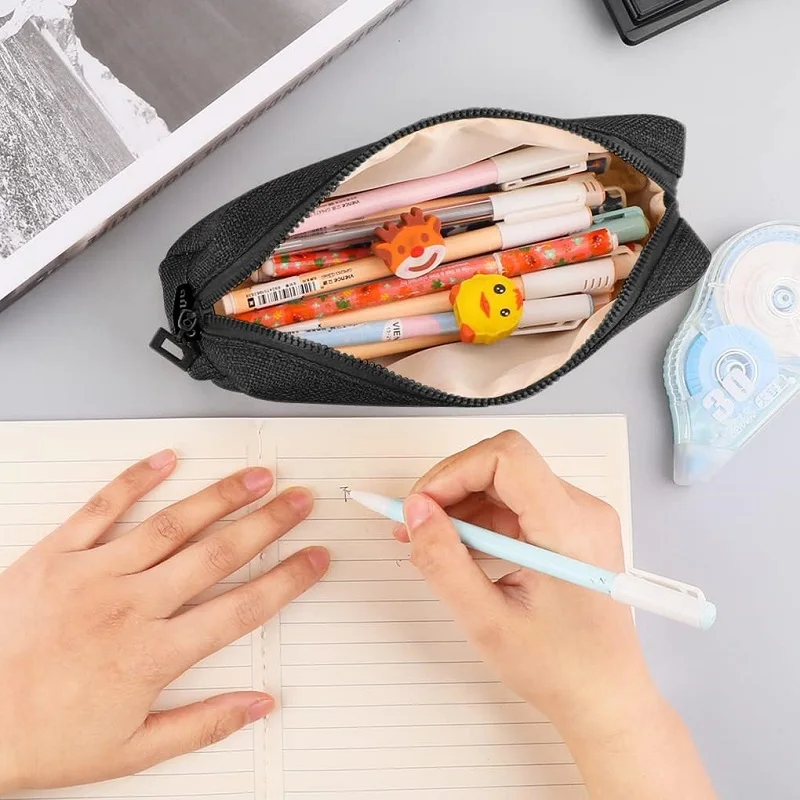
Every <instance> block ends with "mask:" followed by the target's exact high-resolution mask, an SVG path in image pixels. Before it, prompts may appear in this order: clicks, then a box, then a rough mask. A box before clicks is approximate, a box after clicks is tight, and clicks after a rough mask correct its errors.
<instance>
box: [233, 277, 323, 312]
mask: <svg viewBox="0 0 800 800" xmlns="http://www.w3.org/2000/svg"><path fill="white" fill-rule="evenodd" d="M318 291H319V285H318V281H317V280H316V279H315V278H311V279H308V278H306V279H304V280H294V281H287V282H286V283H283V282H280V283H276V284H275V285H274V286H265V287H263V288H259V289H258V290H257V291H254V292H252V293H251V294H250V296H249V297H248V298H247V304H248V305H249V306H250V308H254V309H255V308H267V307H268V306H275V305H278V304H279V303H288V302H290V301H292V300H300V299H301V298H303V297H306V296H308V295H310V294H314V293H315V292H318Z"/></svg>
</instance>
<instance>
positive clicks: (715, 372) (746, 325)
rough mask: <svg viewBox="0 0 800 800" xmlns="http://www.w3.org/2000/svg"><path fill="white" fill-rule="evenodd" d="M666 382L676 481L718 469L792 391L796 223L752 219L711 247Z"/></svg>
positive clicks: (798, 295) (799, 244) (796, 369)
mask: <svg viewBox="0 0 800 800" xmlns="http://www.w3.org/2000/svg"><path fill="white" fill-rule="evenodd" d="M664 382H665V384H666V387H667V393H668V395H669V401H670V409H671V411H672V423H673V428H674V438H675V483H677V484H680V485H682V486H690V485H692V484H695V483H700V482H703V481H707V480H709V479H710V478H712V477H713V476H714V475H716V474H717V473H718V472H719V471H720V470H721V469H722V468H723V467H724V466H725V464H727V463H728V461H730V459H731V458H733V457H734V456H735V455H736V453H737V451H738V450H740V449H741V448H742V447H743V446H744V445H745V444H746V443H747V442H748V441H749V440H750V439H751V438H752V437H753V436H755V434H756V433H758V431H759V430H760V429H761V428H762V427H763V426H764V425H766V424H767V423H768V422H769V421H770V420H771V419H772V417H774V416H775V414H777V413H778V411H780V409H781V408H783V407H784V406H785V405H786V404H787V403H788V402H789V401H790V400H791V399H792V398H793V397H794V396H795V394H797V392H798V389H800V225H794V224H791V223H783V222H771V223H767V224H764V225H759V226H757V227H755V228H751V229H750V230H749V231H745V232H744V233H742V234H739V235H737V236H734V237H733V238H732V239H730V240H728V241H727V242H726V243H725V244H724V245H722V247H720V249H719V250H717V252H716V253H714V257H713V258H712V260H711V266H710V267H709V269H708V272H707V273H706V275H705V277H704V278H703V280H702V282H701V283H700V286H699V287H698V289H697V293H696V294H695V298H694V302H693V303H692V307H691V308H690V309H689V313H688V314H687V316H686V319H685V320H684V321H683V323H682V325H681V327H680V329H679V330H678V333H677V334H676V335H675V338H674V339H673V340H672V343H671V344H670V346H669V350H668V351H667V357H666V361H665V363H664Z"/></svg>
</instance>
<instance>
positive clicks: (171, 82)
mask: <svg viewBox="0 0 800 800" xmlns="http://www.w3.org/2000/svg"><path fill="white" fill-rule="evenodd" d="M344 1H345V0H304V1H303V2H302V3H296V2H293V0H258V2H254V0H166V2H165V0H135V2H131V0H0V259H2V258H7V257H9V256H10V255H12V254H13V253H14V252H15V251H16V250H18V249H19V248H20V247H22V246H23V245H24V244H25V243H26V242H28V241H29V240H30V239H31V238H33V237H34V236H36V235H37V234H38V233H40V232H42V231H43V230H45V229H46V228H47V227H48V226H49V225H50V224H52V223H53V222H54V221H55V220H57V219H59V218H60V217H61V216H62V215H63V214H65V213H66V212H67V211H69V210H70V209H71V208H73V207H74V206H75V205H77V204H78V203H80V202H81V201H82V200H84V199H85V198H86V197H88V196H89V195H91V194H92V193H93V192H95V191H96V190H97V189H98V188H99V187H101V186H102V185H103V184H105V183H106V182H107V181H109V180H110V179H111V178H113V177H114V176H115V175H117V174H118V173H119V172H121V171H122V170H123V169H124V168H125V167H127V166H129V165H130V164H131V163H133V162H134V161H135V160H136V159H138V158H139V157H140V156H141V155H142V154H144V153H145V152H147V150H148V149H150V148H151V147H153V146H154V145H156V144H157V143H159V142H160V141H161V140H163V139H165V138H166V137H167V136H169V135H170V134H171V133H172V132H174V131H176V130H177V129H178V128H180V127H181V126H182V125H183V124H184V123H186V122H187V121H188V120H190V119H191V118H192V117H194V116H195V115H196V114H198V113H199V112H200V111H202V110H203V109H204V108H206V107H207V106H208V105H209V104H210V103H212V102H213V101H214V100H216V99H217V98H219V97H220V96H222V95H223V94H225V92H227V91H228V90H229V89H231V88H232V87H233V86H234V85H235V84H237V83H238V82H239V81H241V80H242V79H243V78H245V77H247V76H248V75H249V74H250V73H252V72H253V71H254V70H256V69H257V68H258V67H260V66H261V65H262V64H264V63H265V62H267V61H269V59H270V58H272V57H273V56H274V55H275V54H277V53H279V52H280V51H281V50H283V49H284V48H285V47H286V46H287V45H289V44H290V43H292V42H293V41H295V40H296V39H297V38H298V37H300V36H301V35H302V34H303V33H305V32H306V31H308V30H309V29H310V28H311V27H313V26H314V25H315V24H316V23H318V22H320V21H321V20H322V19H324V18H325V17H326V16H327V15H328V14H330V13H331V12H332V11H334V10H335V9H336V8H338V7H339V6H341V5H343V3H344Z"/></svg>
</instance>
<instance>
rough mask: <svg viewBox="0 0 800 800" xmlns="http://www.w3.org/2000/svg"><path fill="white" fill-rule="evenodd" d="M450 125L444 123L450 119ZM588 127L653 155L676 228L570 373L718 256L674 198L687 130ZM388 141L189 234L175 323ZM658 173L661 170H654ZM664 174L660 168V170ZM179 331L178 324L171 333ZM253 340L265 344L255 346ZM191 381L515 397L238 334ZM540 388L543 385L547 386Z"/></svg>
mask: <svg viewBox="0 0 800 800" xmlns="http://www.w3.org/2000/svg"><path fill="white" fill-rule="evenodd" d="M506 115H508V116H514V115H515V112H504V111H500V110H492V109H470V110H467V111H463V112H455V113H453V114H450V115H446V118H447V119H451V118H452V119H456V118H466V117H479V116H497V117H501V116H506ZM442 121H444V118H443V119H442ZM569 122H570V123H572V124H575V125H580V126H582V127H583V128H584V129H585V131H586V133H585V135H586V136H588V137H589V138H591V134H592V133H594V134H595V135H598V136H603V137H611V138H612V139H614V140H617V141H619V142H620V143H621V144H623V145H627V146H631V147H633V148H635V149H637V150H640V151H641V152H643V153H645V154H647V155H648V156H649V157H650V158H651V159H653V161H655V162H656V163H657V164H658V165H660V167H662V168H663V172H664V175H663V178H662V179H661V180H660V182H661V183H662V186H663V188H665V189H666V190H667V194H668V209H669V210H668V213H667V218H666V220H667V221H668V223H669V224H668V226H665V227H669V228H670V229H671V230H672V233H671V234H670V236H669V238H668V241H666V243H665V249H664V251H663V254H662V256H661V258H659V259H658V260H657V261H655V262H654V263H651V264H649V269H650V274H649V275H643V276H642V280H641V281H640V282H638V287H637V291H638V295H635V296H632V297H631V298H630V300H629V302H628V306H627V308H626V309H625V310H624V313H623V316H622V317H621V319H620V320H619V321H618V322H617V323H616V325H615V326H614V327H613V328H612V329H611V330H610V331H609V332H608V333H607V334H606V335H604V336H603V337H602V338H599V339H596V340H593V341H591V345H590V346H589V347H587V348H586V352H583V353H582V357H581V358H577V359H575V360H574V362H570V364H568V365H567V367H566V368H565V370H564V372H565V373H566V372H567V371H569V370H571V369H574V368H576V367H577V366H578V365H579V364H580V363H582V361H583V360H585V358H587V357H588V356H590V355H591V354H593V353H594V352H596V351H597V350H598V349H599V348H600V347H602V346H603V345H604V344H605V342H607V341H608V340H609V339H610V338H611V337H612V336H613V335H616V333H618V332H620V331H621V330H623V329H624V328H626V327H628V326H629V325H631V324H632V323H633V322H635V321H636V320H638V319H640V318H641V317H643V316H644V315H645V314H647V313H649V312H650V311H652V310H653V309H654V308H656V307H657V306H659V305H660V304H662V303H664V302H666V301H667V300H669V299H671V298H672V297H674V296H675V295H677V294H679V293H680V292H682V291H684V290H685V289H687V288H689V287H690V286H691V285H693V284H694V283H695V282H696V281H697V280H698V279H699V278H700V276H701V275H702V274H703V271H704V270H705V269H706V268H707V266H708V263H709V259H710V254H709V251H708V249H707V248H706V247H705V245H703V243H702V242H701V241H700V239H699V238H698V237H697V235H696V234H695V233H694V231H692V229H691V228H690V227H689V225H688V224H687V223H686V222H685V221H683V220H682V219H680V217H679V211H678V208H677V205H676V204H675V203H674V202H672V199H671V197H672V196H674V195H675V192H676V189H677V182H678V178H679V176H680V175H681V173H682V171H683V161H684V147H685V130H684V127H683V125H681V124H680V123H679V122H677V121H675V120H672V119H669V118H666V117H660V116H654V115H630V116H615V117H595V118H590V119H575V120H570V121H569ZM379 144H380V142H376V143H373V144H369V145H365V146H364V147H363V148H357V149H354V150H351V151H349V152H347V153H342V154H340V155H337V156H333V157H332V158H329V159H326V160H325V161H322V162H319V163H317V164H313V165H311V166H308V167H306V168H303V169H299V170H296V171H294V172H292V173H289V174H287V175H284V176H282V177H280V178H277V179H276V180H273V181H271V182H269V183H266V184H264V185H261V186H258V187H257V188H255V189H253V190H252V191H250V192H247V193H245V194H243V195H242V196H241V197H239V198H237V199H235V200H233V201H231V202H229V203H227V204H226V205H224V206H222V207H221V208H220V209H218V210H217V211H215V212H213V213H212V214H210V215H208V216H207V217H206V218H205V219H203V220H201V221H200V222H198V223H197V224H196V225H194V226H193V227H192V228H191V229H190V230H188V231H187V232H186V233H185V234H184V235H183V236H182V237H181V238H180V239H179V240H178V241H177V242H176V243H175V244H174V245H173V247H172V248H171V249H170V251H169V252H168V254H167V256H166V257H165V259H164V261H163V262H162V264H161V268H160V272H161V279H162V282H163V285H164V304H165V309H166V312H167V316H168V318H171V316H172V309H173V304H174V299H175V293H176V290H177V288H178V287H179V286H181V285H183V284H186V285H189V286H190V287H191V288H192V289H193V290H194V292H198V291H202V290H203V288H204V287H205V286H206V284H208V282H209V281H211V280H212V279H215V278H218V277H219V276H220V275H221V274H223V273H224V272H225V271H226V269H228V268H229V267H230V265H231V264H232V263H234V262H235V261H237V260H239V259H242V258H245V257H246V256H254V255H255V254H257V252H258V247H259V243H260V242H263V240H264V239H265V237H268V236H270V233H271V231H273V230H274V229H275V228H276V227H278V226H281V225H286V224H287V223H289V222H290V221H291V220H290V217H294V218H296V217H297V215H298V213H300V212H302V210H304V209H305V208H306V207H307V206H308V204H309V203H310V202H311V201H312V199H313V198H314V196H315V195H316V194H317V193H318V192H319V191H320V190H321V189H322V188H323V187H325V186H326V185H328V184H329V183H330V182H331V181H332V180H334V179H335V178H336V176H337V175H338V174H339V173H340V172H341V171H342V170H343V169H344V168H345V167H346V166H347V165H348V164H349V163H352V162H353V161H354V160H356V159H358V158H360V157H361V156H362V155H365V154H366V153H367V152H368V151H370V150H371V149H372V148H374V147H376V146H377V145H379ZM654 169H655V167H654ZM661 171H662V170H659V172H661ZM172 328H173V332H175V326H174V324H173V326H172ZM259 333H261V332H259ZM254 338H255V339H257V341H254ZM189 374H190V375H191V377H193V378H195V379H197V380H211V381H213V382H214V383H215V384H217V385H218V386H220V387H222V388H224V389H228V390H232V391H237V392H242V393H245V394H248V395H251V396H253V397H257V398H260V399H264V400H272V401H280V402H292V403H301V402H302V403H324V404H341V405H368V406H385V405H389V406H465V407H466V406H482V405H488V404H495V403H504V402H509V401H510V400H513V399H518V398H519V397H520V396H522V394H524V392H523V393H517V394H516V395H515V396H512V397H508V398H496V399H493V400H489V401H487V400H482V399H472V398H460V397H454V396H448V395H443V394H441V393H438V392H435V391H433V390H429V389H426V388H425V387H420V386H417V385H416V384H413V383H411V382H409V381H407V380H405V379H403V378H400V377H399V376H396V375H394V374H393V373H390V372H388V371H386V370H380V369H374V368H373V369H365V368H364V367H363V365H359V362H356V361H354V360H352V359H347V358H345V357H343V356H340V355H339V354H336V353H331V352H326V351H323V352H310V351H309V350H308V349H304V348H302V347H301V346H298V345H293V344H287V343H285V342H270V341H269V339H268V338H266V337H265V336H257V337H253V336H244V335H242V336H237V335H236V333H234V332H233V331H232V330H231V329H228V330H227V331H226V332H225V333H224V334H223V333H222V332H220V331H219V330H218V329H217V328H214V329H213V330H201V333H200V338H199V357H198V358H197V359H196V360H195V362H194V363H193V364H192V365H191V367H190V368H189ZM538 388H539V390H541V389H542V388H544V385H542V386H540V387H538Z"/></svg>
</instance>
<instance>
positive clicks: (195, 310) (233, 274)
mask: <svg viewBox="0 0 800 800" xmlns="http://www.w3.org/2000/svg"><path fill="white" fill-rule="evenodd" d="M479 118H492V119H510V120H519V121H523V122H533V123H537V124H540V125H547V126H549V127H552V128H558V129H560V130H563V131H567V132H569V133H574V134H577V135H578V136H581V137H583V138H585V139H589V140H590V141H593V142H595V143H597V144H599V145H601V146H602V147H604V148H606V149H607V150H608V151H609V152H611V153H613V154H614V155H616V156H618V157H619V158H621V159H622V160H623V161H625V162H626V163H627V164H629V165H630V166H632V167H634V168H635V169H637V170H639V172H641V173H642V174H643V175H645V176H646V177H648V178H651V179H652V180H654V181H655V182H656V183H658V184H659V185H660V186H661V187H662V188H663V189H664V192H665V199H666V205H667V213H666V214H665V215H664V217H663V219H662V220H661V221H660V222H659V224H658V225H657V227H656V228H655V230H654V231H653V233H652V235H651V236H650V239H649V241H648V243H647V245H646V246H645V248H644V250H643V251H642V253H641V255H640V256H639V258H638V260H637V263H636V266H635V268H634V270H633V272H632V273H631V274H630V276H629V277H628V279H627V280H626V282H625V284H624V286H623V287H622V289H621V291H620V293H619V295H618V296H617V298H616V300H615V301H614V305H613V307H612V309H611V310H610V311H609V312H608V314H607V315H606V316H605V318H604V319H603V320H602V322H601V323H600V325H599V326H598V328H597V330H596V331H595V332H594V333H593V334H592V335H591V336H590V337H589V338H588V339H587V341H586V342H584V344H583V345H582V346H581V347H580V348H579V349H578V350H576V351H575V353H573V355H572V356H571V357H570V358H569V360H568V361H567V362H566V363H565V364H563V365H562V366H561V367H560V368H559V369H557V370H555V371H554V372H552V373H550V374H549V375H547V376H546V377H544V378H542V379H541V380H539V381H537V382H536V383H534V384H532V385H531V386H529V387H527V388H525V389H521V390H519V391H517V392H514V393H512V394H509V395H504V396H502V397H495V398H468V397H460V396H458V395H453V394H448V393H446V392H442V391H439V390H438V389H433V388H431V387H429V386H425V385H423V384H420V383H417V382H416V381H412V380H409V379H407V378H403V377H401V376H399V375H396V374H395V373H393V372H392V371H391V370H389V369H387V368H386V367H383V366H381V365H379V364H374V363H372V362H370V361H363V360H361V359H358V358H355V357H353V356H349V355H345V354H343V353H340V352H338V351H336V350H333V349H331V348H329V347H326V346H325V345H321V344H317V343H315V342H310V341H308V340H306V339H302V338H300V337H296V336H293V335H292V334H288V333H282V332H281V331H278V330H274V329H271V328H265V327H263V326H260V325H256V324H253V323H249V322H243V321H242V320H237V319H231V318H227V317H220V316H218V315H217V314H216V313H215V312H214V310H213V306H214V304H215V303H216V302H217V301H218V300H219V299H220V298H222V297H223V296H224V295H226V294H227V293H228V292H230V291H231V290H233V289H234V288H236V287H237V286H238V285H239V284H241V283H242V282H243V281H244V280H245V279H246V278H247V277H248V276H249V275H250V274H251V273H253V272H254V271H255V270H256V269H258V268H259V267H260V266H261V265H262V264H263V263H264V262H265V261H266V260H267V259H268V258H269V257H270V255H271V254H272V253H273V251H274V250H275V249H276V248H277V247H278V245H280V244H281V242H282V241H283V240H284V239H285V238H286V237H287V236H288V235H289V233H291V231H292V230H294V228H296V227H297V226H298V225H300V224H301V223H302V222H303V221H304V220H306V219H307V218H308V217H309V216H310V215H311V214H312V213H313V212H314V211H315V210H316V209H317V208H318V207H319V206H320V205H321V204H322V203H323V202H324V201H325V200H327V199H328V198H329V197H330V196H331V195H332V194H333V192H335V191H336V189H337V188H338V187H339V186H340V185H341V184H342V183H343V182H344V181H345V180H347V178H348V177H349V176H350V175H352V173H353V172H355V170H357V169H358V168H359V167H360V166H361V165H362V164H364V163H365V162H366V161H368V160H369V159H370V158H372V157H373V156H374V155H375V154H377V153H379V152H380V151H381V150H383V149H385V148H386V147H388V146H389V145H390V144H392V143H393V142H395V141H397V140H398V139H402V138H403V137H405V136H408V135H409V134H412V133H416V132H418V131H421V130H425V129H426V128H431V127H434V126H436V125H440V124H442V123H445V122H454V121H461V120H467V119H479ZM678 177H679V176H678V175H676V174H675V173H674V172H672V171H671V170H669V169H668V168H666V167H665V166H663V165H662V164H660V163H659V162H658V161H656V160H655V159H654V158H652V157H651V156H649V155H647V154H646V153H643V152H642V151H641V150H639V149H638V148H635V147H632V146H631V145H629V144H628V143H627V142H625V141H624V140H622V139H619V138H617V137H613V136H608V135H604V134H598V133H596V132H594V131H592V130H591V129H590V128H588V127H587V126H585V125H581V124H578V123H573V122H570V121H568V120H559V119H554V118H552V117H545V116H541V115H538V114H526V113H522V112H510V111H505V110H502V109H471V110H467V111H461V112H451V113H448V114H442V115H439V116H436V117H429V118H427V119H425V120H421V121H419V122H417V123H415V124H413V125H410V126H408V127H406V128H402V129H401V130H399V131H396V132H395V133H393V134H391V135H389V136H387V137H385V138H384V139H382V140H381V141H379V142H376V143H375V144H373V145H371V146H370V147H369V148H367V150H365V151H364V152H362V153H360V154H359V155H358V157H356V158H354V159H353V160H352V161H351V162H349V163H348V164H347V165H346V166H345V167H343V168H342V169H341V170H340V171H339V172H338V173H337V174H336V176H335V177H334V178H333V179H332V180H331V181H329V182H328V184H327V185H325V186H324V187H323V188H321V189H319V190H318V191H316V192H314V194H313V195H312V196H310V197H309V198H308V199H307V200H306V202H305V203H303V204H302V205H299V206H295V207H294V208H293V209H292V213H291V214H288V215H287V216H286V217H285V218H284V220H283V221H282V222H281V224H280V225H278V226H273V227H272V228H271V229H270V231H269V233H268V234H265V235H264V236H263V237H262V238H261V239H260V240H259V241H258V243H257V244H255V245H254V246H253V247H251V248H250V249H249V250H248V251H247V253H245V254H244V255H242V256H241V257H240V258H239V259H237V260H236V261H235V262H233V263H232V264H231V265H229V266H228V267H227V268H226V269H225V270H224V271H223V272H222V273H221V274H220V275H218V276H217V277H215V278H212V279H210V280H209V281H207V282H206V283H205V284H204V285H203V286H202V287H200V288H199V289H198V290H197V291H196V292H195V291H193V290H192V288H191V287H190V286H189V285H188V283H186V284H184V285H182V286H180V287H179V289H178V291H177V293H176V298H175V305H174V308H173V320H172V321H173V329H174V331H175V334H174V336H173V335H170V334H169V333H168V332H167V331H164V330H161V331H159V333H158V334H157V336H156V338H155V339H154V340H153V343H152V346H153V347H154V348H155V349H157V350H159V352H162V354H165V353H164V351H163V344H164V341H165V340H167V339H170V340H172V341H173V343H174V344H175V345H176V346H178V347H179V348H180V349H181V351H182V358H181V359H177V358H175V357H172V358H170V356H169V355H167V357H168V358H170V360H172V361H173V362H174V363H177V364H178V365H179V366H181V367H182V368H183V369H185V370H188V369H189V368H190V367H191V365H192V363H193V362H194V361H195V360H196V359H197V358H198V357H199V356H200V355H201V349H200V337H201V334H208V335H212V336H221V337H226V338H232V339H239V340H246V341H248V342H251V343H254V344H261V345H264V346H265V347H270V348H273V349H279V350H281V351H283V352H286V353H289V354H291V355H294V356H297V357H301V358H305V359H307V360H310V361H314V362H317V363H322V364H325V365H326V366H333V367H335V368H336V369H337V370H340V371H342V372H344V373H346V374H348V375H350V376H352V377H354V378H357V379H361V380H370V381H375V382H379V383H382V384H384V385H390V386H391V387H393V388H396V389H400V390H405V391H410V392H413V393H415V394H416V395H418V396H419V397H421V398H424V399H426V400H430V401H433V402H434V403H436V404H443V403H446V404H449V405H457V406H462V407H485V406H491V405H500V404H506V403H509V402H517V401H519V400H524V399H525V398H528V397H531V396H533V395H535V394H538V393H539V392H540V391H541V390H542V389H545V388H547V387H548V386H550V385H552V384H553V383H555V382H556V381H557V380H559V379H560V378H561V377H563V376H564V375H566V374H567V373H568V372H569V371H570V370H571V369H573V368H574V367H575V366H577V365H578V364H580V363H581V362H582V361H583V360H584V359H585V358H586V357H587V356H588V355H589V354H590V353H591V352H592V350H593V349H594V348H595V346H597V345H598V344H599V343H601V342H602V341H603V340H604V339H605V337H606V336H608V335H609V334H610V333H611V332H612V331H613V330H614V328H616V327H617V325H619V323H620V322H621V320H622V319H623V318H624V316H625V314H626V312H627V311H628V309H629V308H630V307H631V305H632V304H633V302H634V301H635V299H636V298H637V297H638V295H639V293H640V292H641V290H642V288H643V287H644V285H645V283H646V282H647V279H648V278H649V276H650V269H651V267H652V265H653V264H655V263H657V262H658V260H659V259H660V258H661V256H662V255H663V253H664V250H665V248H666V245H667V243H668V242H669V239H670V236H671V234H672V233H673V231H674V230H675V228H676V226H677V224H678V221H679V218H680V216H679V213H678V204H677V200H676V198H675V185H676V183H677V180H678ZM165 355H166V354H165Z"/></svg>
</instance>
